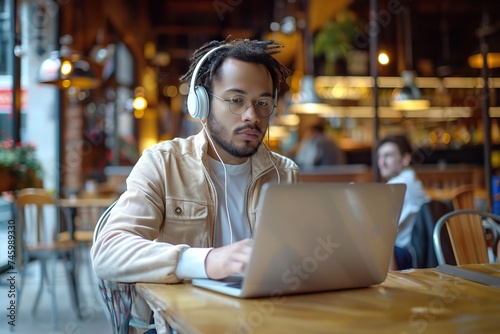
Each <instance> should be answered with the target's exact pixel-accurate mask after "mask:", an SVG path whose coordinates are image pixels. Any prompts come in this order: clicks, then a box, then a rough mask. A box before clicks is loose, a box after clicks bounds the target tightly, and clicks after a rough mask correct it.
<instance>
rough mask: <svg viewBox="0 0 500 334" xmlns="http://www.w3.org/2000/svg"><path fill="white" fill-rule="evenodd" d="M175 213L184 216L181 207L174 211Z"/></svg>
mask: <svg viewBox="0 0 500 334" xmlns="http://www.w3.org/2000/svg"><path fill="white" fill-rule="evenodd" d="M174 213H175V214H176V215H180V214H182V209H181V208H180V207H176V208H175V210H174Z"/></svg>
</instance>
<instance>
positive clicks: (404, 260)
mask: <svg viewBox="0 0 500 334" xmlns="http://www.w3.org/2000/svg"><path fill="white" fill-rule="evenodd" d="M411 154H412V148H411V145H410V143H409V141H408V139H407V138H406V137H405V136H401V135H391V136H387V137H385V138H384V139H382V141H381V142H380V143H379V144H378V147H377V159H378V160H377V163H378V168H379V171H380V175H381V176H382V178H384V179H385V180H386V181H387V183H404V184H406V193H405V199H404V203H403V210H402V212H401V217H400V220H399V228H398V234H397V237H396V243H395V247H394V257H393V259H392V261H391V270H398V269H407V268H410V267H411V266H412V258H411V254H410V252H409V251H408V247H409V246H410V241H411V233H412V230H413V226H414V225H415V220H416V219H417V213H418V212H419V211H420V208H421V207H422V205H423V204H424V203H427V202H429V200H430V199H429V197H428V196H427V194H426V192H425V190H424V187H423V186H422V182H421V181H420V180H419V179H418V177H417V174H416V173H415V171H414V170H413V168H411V166H410V165H411Z"/></svg>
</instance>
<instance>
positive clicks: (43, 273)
mask: <svg viewBox="0 0 500 334" xmlns="http://www.w3.org/2000/svg"><path fill="white" fill-rule="evenodd" d="M38 261H39V262H40V285H39V287H38V292H37V294H36V298H35V303H34V304H33V309H32V310H31V313H32V314H33V316H35V315H36V309H37V308H38V303H39V302H40V297H41V296H42V290H43V284H44V282H46V281H47V282H48V277H47V262H46V260H45V259H39V260H38Z"/></svg>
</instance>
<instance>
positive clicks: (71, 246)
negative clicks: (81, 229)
mask: <svg viewBox="0 0 500 334" xmlns="http://www.w3.org/2000/svg"><path fill="white" fill-rule="evenodd" d="M16 216H17V220H18V222H19V226H20V231H19V233H20V235H21V241H20V243H21V247H20V248H19V254H17V255H18V258H19V260H18V265H19V268H20V274H21V288H20V291H19V296H20V294H21V291H22V285H23V284H24V272H25V266H26V265H27V263H28V262H30V261H33V260H38V261H39V263H40V285H39V288H38V293H37V296H36V298H35V302H34V304H33V309H32V313H33V315H35V314H36V309H37V307H38V303H39V301H40V297H41V295H42V292H43V288H44V284H47V285H48V286H49V291H50V294H51V302H52V323H53V327H54V329H57V327H58V311H57V296H56V282H55V276H56V266H57V263H58V260H60V259H62V260H63V261H64V264H65V269H66V274H67V278H68V282H69V288H70V296H71V298H72V300H73V304H74V308H75V312H76V314H77V316H78V318H79V319H82V316H81V313H80V305H79V298H78V293H77V282H76V275H75V266H74V250H75V246H76V244H75V243H74V242H73V241H72V240H64V241H61V240H60V236H61V235H62V234H61V233H60V232H61V228H60V226H61V224H60V220H61V219H62V218H63V215H62V214H60V210H59V206H58V205H57V201H56V200H55V199H54V198H53V197H52V196H51V195H50V194H48V193H47V192H45V191H44V190H43V189H22V190H21V191H20V192H19V195H18V196H17V198H16ZM68 226H69V225H68ZM49 262H51V272H50V275H49V272H48V264H49Z"/></svg>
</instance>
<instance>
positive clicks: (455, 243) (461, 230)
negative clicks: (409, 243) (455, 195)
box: [433, 209, 500, 265]
mask: <svg viewBox="0 0 500 334" xmlns="http://www.w3.org/2000/svg"><path fill="white" fill-rule="evenodd" d="M499 222H500V216H498V215H495V214H493V213H489V212H484V211H480V210H476V209H464V210H455V211H452V212H449V213H447V214H445V215H443V216H442V217H441V218H439V220H438V221H437V223H436V226H435V227H434V233H433V242H434V250H435V252H436V258H437V260H438V263H439V264H445V263H446V261H445V258H444V255H443V249H442V245H441V230H442V227H443V225H445V224H446V227H447V230H448V234H449V237H450V240H451V245H452V248H453V254H454V256H455V260H456V264H457V265H463V264H478V263H489V262H491V260H490V258H489V257H488V249H487V244H486V240H485V228H488V229H490V230H491V231H493V234H494V237H495V238H496V239H497V238H498V235H499V231H500V228H499V225H498V223H499Z"/></svg>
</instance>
